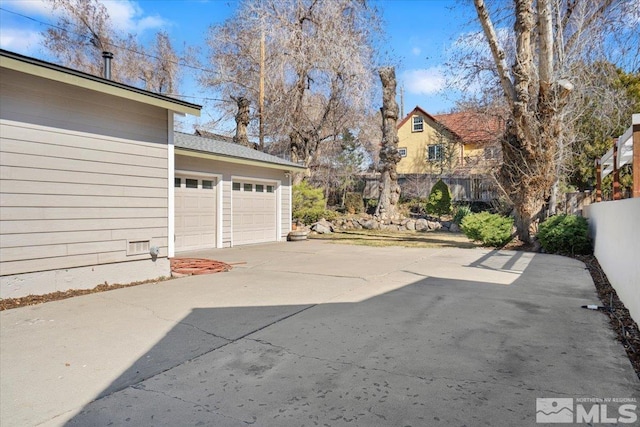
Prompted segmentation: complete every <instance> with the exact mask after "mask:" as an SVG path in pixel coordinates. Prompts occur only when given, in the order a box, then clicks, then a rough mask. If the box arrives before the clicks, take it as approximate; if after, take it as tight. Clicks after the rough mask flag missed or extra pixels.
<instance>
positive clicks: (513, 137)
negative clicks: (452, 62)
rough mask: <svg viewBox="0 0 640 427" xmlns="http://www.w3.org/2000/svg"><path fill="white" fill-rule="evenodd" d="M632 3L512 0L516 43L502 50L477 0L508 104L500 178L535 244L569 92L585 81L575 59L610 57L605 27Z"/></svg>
mask: <svg viewBox="0 0 640 427" xmlns="http://www.w3.org/2000/svg"><path fill="white" fill-rule="evenodd" d="M632 3H633V2H632V1H630V0H629V1H625V0H589V1H587V0H573V1H564V0H558V1H555V0H538V1H536V2H533V1H531V0H513V6H514V8H513V9H507V10H506V12H507V13H508V14H511V15H510V16H509V15H507V17H506V18H505V15H504V14H503V15H502V18H499V22H502V23H503V24H504V23H505V22H512V23H513V29H514V34H515V40H514V43H513V46H514V48H513V51H505V48H504V46H509V44H508V43H504V40H501V38H500V37H499V33H498V31H497V30H496V27H495V26H494V21H493V20H492V18H491V13H490V11H489V9H488V8H487V5H486V4H485V1H484V0H474V5H475V9H476V13H477V17H478V19H479V21H480V24H481V25H482V29H483V32H484V35H485V37H486V40H487V42H488V45H489V48H490V52H491V57H492V60H493V62H492V66H493V70H494V72H495V75H496V76H497V80H498V82H499V85H500V87H501V89H502V93H503V96H504V99H505V102H506V103H507V105H508V111H509V120H508V122H507V129H506V132H505V137H504V140H503V142H502V151H503V160H504V162H503V166H502V167H501V169H500V171H499V173H498V179H499V181H500V183H501V185H502V187H503V189H504V190H505V192H506V194H507V195H508V196H509V197H510V199H511V200H512V202H513V203H514V205H515V213H516V227H517V230H518V236H519V238H520V239H521V240H522V241H525V242H528V241H530V240H531V238H532V235H533V234H534V233H535V225H536V219H537V218H538V217H539V215H540V213H541V211H542V209H543V206H544V204H545V201H546V200H547V199H548V197H549V196H550V195H551V192H552V188H553V186H554V183H555V182H556V181H557V180H556V177H557V176H558V173H559V169H558V163H559V162H560V161H561V157H563V155H564V154H565V152H564V150H562V149H560V148H561V147H564V146H566V143H567V141H568V140H569V139H571V137H570V135H568V134H567V130H568V129H569V128H570V127H568V126H565V125H566V123H567V122H568V121H569V120H571V118H572V115H571V114H570V113H569V112H568V110H567V105H568V103H569V96H570V94H571V93H572V90H573V89H574V87H575V86H576V85H577V84H580V83H581V81H580V77H579V75H577V74H576V64H584V63H590V62H592V61H593V59H594V58H596V57H599V55H605V54H606V51H607V43H612V42H613V41H612V40H610V39H608V38H607V33H606V32H607V31H609V29H610V28H611V27H612V23H613V22H614V21H615V20H616V19H620V18H622V17H623V15H624V13H625V11H626V10H630V9H632V7H633V5H632ZM501 4H502V3H501ZM493 12H494V13H498V12H499V11H496V10H494V11H493ZM502 12H503V13H504V12H505V10H502ZM620 24H621V25H624V24H623V22H622V21H620ZM636 37H637V36H636ZM509 58H511V59H512V61H513V64H512V65H511V66H510V65H509V64H508V62H507V61H508V59H509ZM485 65H486V64H485Z"/></svg>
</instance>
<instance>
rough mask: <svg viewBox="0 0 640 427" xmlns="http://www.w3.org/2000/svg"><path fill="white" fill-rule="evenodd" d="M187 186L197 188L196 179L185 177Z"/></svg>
mask: <svg viewBox="0 0 640 427" xmlns="http://www.w3.org/2000/svg"><path fill="white" fill-rule="evenodd" d="M186 186H187V188H198V180H197V179H189V178H187V179H186Z"/></svg>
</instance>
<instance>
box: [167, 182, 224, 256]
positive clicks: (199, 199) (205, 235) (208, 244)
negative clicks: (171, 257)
mask: <svg viewBox="0 0 640 427" xmlns="http://www.w3.org/2000/svg"><path fill="white" fill-rule="evenodd" d="M175 234H176V240H175V241H176V251H188V250H195V249H207V248H215V247H216V180H215V177H211V178H201V177H200V178H196V177H189V176H179V175H176V182H175Z"/></svg>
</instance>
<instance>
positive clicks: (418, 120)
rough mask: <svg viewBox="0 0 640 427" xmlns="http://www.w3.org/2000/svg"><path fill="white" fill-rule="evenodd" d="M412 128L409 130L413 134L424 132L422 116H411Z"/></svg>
mask: <svg viewBox="0 0 640 427" xmlns="http://www.w3.org/2000/svg"><path fill="white" fill-rule="evenodd" d="M412 120H413V127H412V128H411V129H412V131H413V132H422V131H423V130H424V123H423V119H422V116H413V117H412Z"/></svg>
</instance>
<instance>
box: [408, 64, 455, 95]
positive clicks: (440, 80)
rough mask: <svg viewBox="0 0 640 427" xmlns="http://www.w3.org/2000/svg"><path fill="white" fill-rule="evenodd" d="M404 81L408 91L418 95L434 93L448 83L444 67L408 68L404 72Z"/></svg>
mask: <svg viewBox="0 0 640 427" xmlns="http://www.w3.org/2000/svg"><path fill="white" fill-rule="evenodd" d="M402 81H403V83H404V87H405V88H406V89H407V91H408V92H409V93H413V94H416V95H433V94H435V93H437V92H439V91H440V90H442V89H443V88H444V86H445V83H446V79H445V77H444V71H443V69H442V67H431V68H421V69H416V70H406V71H404V72H403V73H402Z"/></svg>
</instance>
